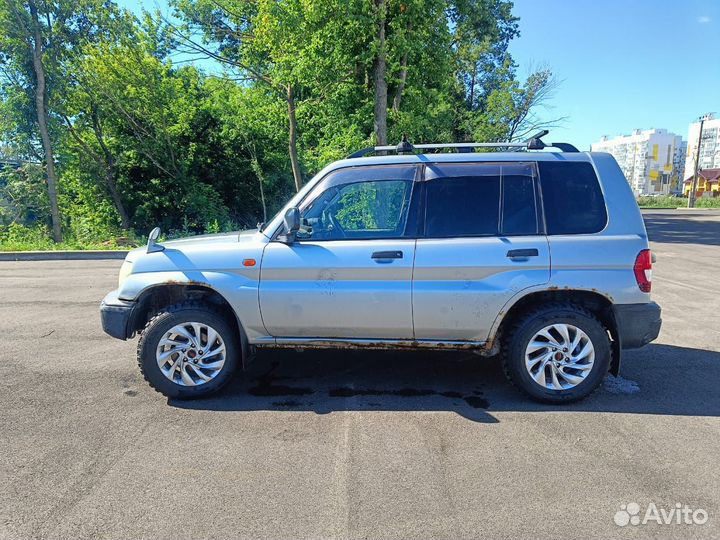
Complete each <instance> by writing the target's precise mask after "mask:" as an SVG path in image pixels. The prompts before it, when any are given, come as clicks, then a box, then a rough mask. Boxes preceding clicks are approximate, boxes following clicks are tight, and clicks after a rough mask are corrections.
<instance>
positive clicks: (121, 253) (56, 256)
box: [0, 249, 129, 261]
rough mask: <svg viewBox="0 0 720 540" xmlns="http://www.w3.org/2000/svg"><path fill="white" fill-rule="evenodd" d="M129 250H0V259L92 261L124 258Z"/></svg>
mask: <svg viewBox="0 0 720 540" xmlns="http://www.w3.org/2000/svg"><path fill="white" fill-rule="evenodd" d="M128 251H129V250H125V249H108V250H87V251H79V250H78V251H0V261H93V260H107V259H124V258H125V256H126V255H127V254H128Z"/></svg>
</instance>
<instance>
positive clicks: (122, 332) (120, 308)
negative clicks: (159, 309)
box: [100, 291, 135, 339]
mask: <svg viewBox="0 0 720 540" xmlns="http://www.w3.org/2000/svg"><path fill="white" fill-rule="evenodd" d="M134 309H135V302H129V301H127V300H120V299H119V298H118V296H117V291H112V292H111V293H108V295H107V296H106V297H105V298H103V301H102V302H101V304H100V322H101V323H102V329H103V331H104V332H105V333H106V334H108V335H110V336H112V337H114V338H118V339H127V338H129V337H130V335H128V328H129V325H128V322H129V321H130V318H131V317H132V313H133V310H134ZM131 333H132V332H131Z"/></svg>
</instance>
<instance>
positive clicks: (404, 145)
mask: <svg viewBox="0 0 720 540" xmlns="http://www.w3.org/2000/svg"><path fill="white" fill-rule="evenodd" d="M413 150H415V148H414V147H413V145H412V144H410V141H408V138H407V133H403V136H402V141H400V143H399V144H398V145H397V153H398V155H400V154H412V152H413Z"/></svg>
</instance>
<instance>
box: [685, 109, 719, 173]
mask: <svg viewBox="0 0 720 540" xmlns="http://www.w3.org/2000/svg"><path fill="white" fill-rule="evenodd" d="M699 135H700V121H697V122H693V123H692V124H690V127H689V129H688V143H687V144H688V146H687V158H686V160H685V173H684V174H683V180H687V179H688V178H692V176H693V174H694V173H695V156H696V155H697V150H698V138H699ZM698 168H699V169H700V170H705V169H718V168H720V118H715V116H714V115H708V116H707V117H706V119H705V122H704V124H703V134H702V142H701V144H700V161H699V163H698Z"/></svg>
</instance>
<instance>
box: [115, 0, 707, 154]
mask: <svg viewBox="0 0 720 540" xmlns="http://www.w3.org/2000/svg"><path fill="white" fill-rule="evenodd" d="M119 3H120V4H121V5H123V6H126V7H128V8H130V9H132V10H133V11H135V12H139V6H140V5H143V6H144V7H145V8H146V9H150V10H152V9H155V8H156V7H160V8H161V9H162V10H163V11H167V8H166V7H165V6H166V5H167V4H166V2H165V1H164V0H120V2H119ZM514 13H515V15H516V16H518V17H520V32H521V35H520V37H519V38H517V39H516V40H514V41H513V43H512V44H511V46H510V51H511V53H512V55H513V57H514V58H515V61H516V62H517V63H518V65H519V72H520V73H521V74H523V75H526V74H527V73H528V70H529V69H530V68H532V67H539V66H543V67H545V66H547V67H549V68H551V69H552V70H553V72H554V73H556V75H557V77H558V78H559V79H560V80H561V84H560V86H559V88H558V90H557V92H556V93H555V95H554V97H553V99H552V100H551V101H550V105H551V107H552V108H551V109H548V110H541V111H539V112H540V115H541V116H544V117H546V118H557V117H563V116H566V117H568V118H567V120H566V121H565V122H564V124H563V125H562V126H561V127H559V128H555V129H553V130H552V132H551V134H550V136H549V137H548V139H549V140H553V141H563V142H570V143H573V144H575V145H576V146H578V147H579V148H580V149H581V150H585V149H588V148H589V147H590V143H592V142H593V141H595V140H598V139H599V138H600V137H601V136H602V135H611V136H612V135H618V134H622V133H629V132H630V131H632V130H633V129H635V128H641V129H649V128H666V129H668V130H670V131H673V132H675V133H677V134H678V135H682V136H683V137H684V138H687V131H688V124H689V123H690V122H691V121H693V120H695V119H696V118H697V117H698V116H700V115H701V114H704V113H706V112H716V113H719V114H720V0H654V1H653V0H602V1H598V0H515V7H514Z"/></svg>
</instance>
